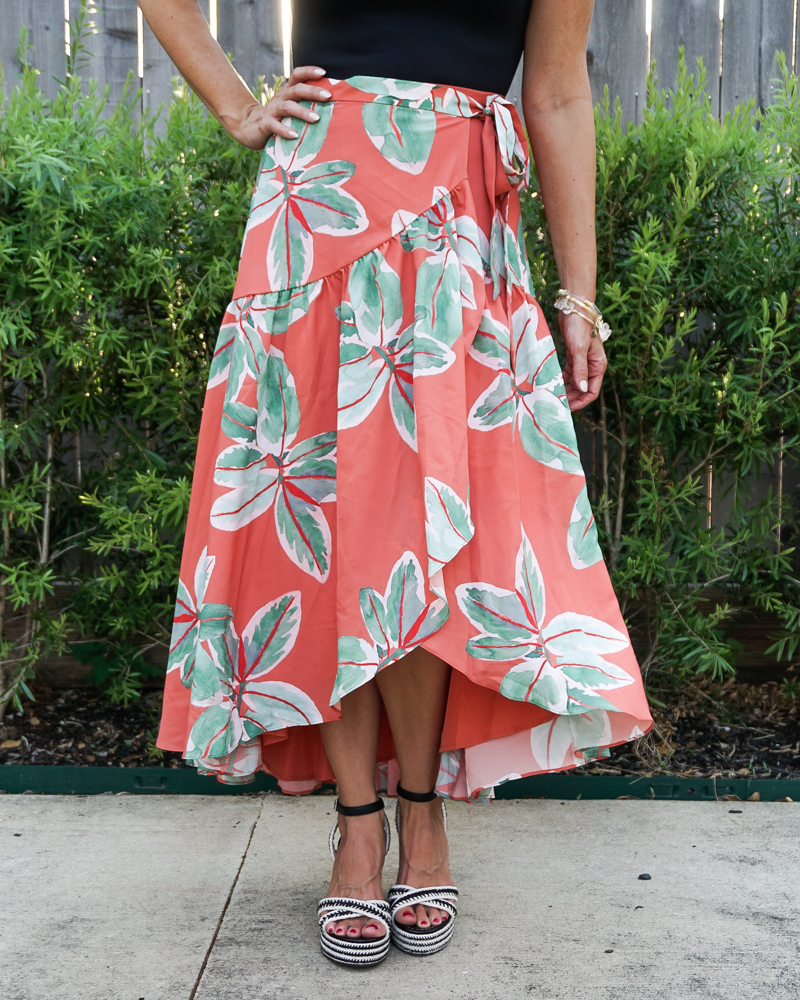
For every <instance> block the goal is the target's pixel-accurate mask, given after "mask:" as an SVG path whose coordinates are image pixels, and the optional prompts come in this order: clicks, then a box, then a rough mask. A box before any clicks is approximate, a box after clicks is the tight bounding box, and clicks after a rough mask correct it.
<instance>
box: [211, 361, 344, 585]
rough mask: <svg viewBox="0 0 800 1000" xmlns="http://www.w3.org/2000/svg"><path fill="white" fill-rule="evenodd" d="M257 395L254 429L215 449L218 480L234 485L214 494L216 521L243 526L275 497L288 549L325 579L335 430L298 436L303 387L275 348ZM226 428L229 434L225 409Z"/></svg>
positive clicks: (222, 527)
mask: <svg viewBox="0 0 800 1000" xmlns="http://www.w3.org/2000/svg"><path fill="white" fill-rule="evenodd" d="M257 397H258V411H256V410H252V414H253V433H252V436H251V437H249V438H246V439H245V438H241V437H240V439H239V442H238V443H237V444H233V445H231V446H229V447H228V448H224V449H223V450H222V451H221V452H220V454H219V455H218V456H217V460H216V464H215V468H214V482H215V483H216V484H217V485H218V486H224V487H226V489H227V490H228V491H229V492H227V493H224V494H222V496H219V497H217V499H216V500H215V501H214V504H213V505H212V507H211V524H212V525H213V526H214V527H215V528H219V529H220V530H222V531H238V530H239V529H240V528H243V527H244V526H245V525H247V524H250V523H251V522H252V521H254V520H255V519H256V518H258V517H260V516H261V515H262V514H263V513H265V512H266V511H267V510H269V509H270V507H272V506H273V504H274V505H275V526H276V529H277V532H278V539H279V541H280V543H281V546H282V548H283V550H284V552H285V553H286V555H287V556H288V557H289V558H290V559H291V561H292V562H293V563H294V564H295V565H296V566H298V567H299V568H300V569H302V570H303V571H304V572H306V573H308V574H309V575H310V576H312V577H314V578H315V579H317V580H319V581H320V582H321V583H323V582H324V581H325V580H327V578H328V573H329V572H330V553H331V530H330V526H329V524H328V521H327V518H326V517H325V515H324V513H323V512H322V510H321V509H320V504H323V503H328V502H330V501H332V500H334V499H335V498H336V434H335V432H328V433H323V434H317V435H315V436H313V437H310V438H306V439H305V440H303V441H300V442H297V443H295V439H296V437H297V433H298V430H299V427H300V406H299V403H298V399H297V390H296V388H295V384H294V378H293V377H292V373H291V372H290V370H289V368H288V366H287V365H286V362H285V361H284V359H283V354H282V353H281V352H280V351H278V350H277V348H275V347H271V348H270V352H269V354H268V355H267V359H266V363H265V365H264V370H263V372H262V374H261V377H260V379H259V382H258V387H257ZM231 405H235V406H242V405H243V404H239V403H237V404H231ZM247 409H248V410H250V409H251V408H250V407H247ZM256 412H257V413H258V421H257V423H256V420H255V414H256ZM229 423H230V420H229ZM223 430H225V431H226V433H229V431H228V425H227V424H226V422H225V411H223ZM230 436H234V435H230Z"/></svg>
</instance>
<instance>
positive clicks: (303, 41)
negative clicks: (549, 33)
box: [292, 0, 531, 94]
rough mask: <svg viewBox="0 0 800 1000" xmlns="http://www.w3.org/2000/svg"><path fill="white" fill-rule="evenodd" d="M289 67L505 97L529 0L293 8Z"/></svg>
mask: <svg viewBox="0 0 800 1000" xmlns="http://www.w3.org/2000/svg"><path fill="white" fill-rule="evenodd" d="M292 7H293V21H292V57H293V62H294V65H295V66H321V67H322V68H323V69H324V70H325V72H326V73H327V75H328V76H330V77H332V78H333V79H335V80H344V79H346V78H347V77H349V76H385V77H389V78H391V79H395V80H419V81H421V82H423V83H440V84H447V85H450V86H454V87H467V88H469V89H471V90H488V91H491V92H492V93H494V94H505V93H506V91H507V90H508V88H509V87H510V86H511V81H512V79H513V77H514V73H515V71H516V69H517V65H518V63H519V60H520V56H521V55H522V49H523V46H524V41H525V26H526V24H527V21H528V14H529V13H530V9H531V0H495V2H493V3H492V2H487V0H400V2H396V0H395V2H394V3H392V2H389V0H293V2H292Z"/></svg>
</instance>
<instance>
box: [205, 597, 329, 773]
mask: <svg viewBox="0 0 800 1000" xmlns="http://www.w3.org/2000/svg"><path fill="white" fill-rule="evenodd" d="M301 617H302V616H301V607H300V593H299V591H293V592H290V593H288V594H284V595H283V596H282V597H279V598H278V599H277V600H275V601H271V602H270V603H268V604H266V605H264V607H262V608H259V610H258V611H256V613H255V614H254V615H253V617H252V618H251V619H250V621H249V622H248V623H247V626H246V627H245V629H244V631H243V632H242V635H241V636H239V635H238V634H237V632H236V629H235V627H234V624H233V622H232V621H231V622H230V623H229V624H228V627H227V629H226V631H225V632H224V633H223V634H222V635H220V636H218V637H216V638H215V639H210V640H207V641H201V643H200V646H201V652H200V654H199V655H198V661H197V666H196V669H195V677H194V679H193V683H192V704H194V705H197V706H198V707H201V708H203V709H204V711H202V712H201V713H200V715H199V716H198V718H197V719H196V721H195V723H194V725H193V726H192V729H191V732H190V734H189V739H188V743H187V753H186V757H187V758H188V759H190V760H197V761H202V760H203V758H211V757H223V756H226V755H227V754H229V753H231V752H232V751H233V750H234V749H235V748H236V747H237V746H238V745H239V744H241V743H245V744H246V743H248V742H251V741H253V740H256V739H258V737H259V736H260V735H261V734H262V733H267V732H273V731H275V730H277V729H285V728H286V727H287V726H294V725H316V724H317V723H319V722H321V721H322V716H321V714H320V712H319V709H318V708H317V707H316V705H315V704H314V702H313V701H312V700H311V698H309V696H308V695H307V694H306V693H305V692H303V691H301V690H300V689H299V688H297V687H295V686H294V685H292V684H287V683H286V682H284V681H270V680H268V679H267V675H268V674H269V673H270V671H271V670H273V669H274V668H275V667H276V666H277V665H278V664H279V663H280V662H281V661H282V660H284V659H285V658H286V656H287V655H288V654H289V653H290V652H291V650H292V648H293V646H294V644H295V641H296V640H297V635H298V632H299V629H300V622H301Z"/></svg>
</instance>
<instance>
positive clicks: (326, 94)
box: [319, 90, 331, 97]
mask: <svg viewBox="0 0 800 1000" xmlns="http://www.w3.org/2000/svg"><path fill="white" fill-rule="evenodd" d="M319 96H320V97H330V96H331V92H330V91H329V90H321V91H320V92H319Z"/></svg>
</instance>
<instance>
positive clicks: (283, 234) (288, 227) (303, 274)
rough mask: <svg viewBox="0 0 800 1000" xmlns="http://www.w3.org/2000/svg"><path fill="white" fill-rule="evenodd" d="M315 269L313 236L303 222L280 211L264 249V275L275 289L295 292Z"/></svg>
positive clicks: (284, 209)
mask: <svg viewBox="0 0 800 1000" xmlns="http://www.w3.org/2000/svg"><path fill="white" fill-rule="evenodd" d="M313 265H314V236H313V234H312V232H311V229H310V227H309V226H308V224H307V223H306V221H305V219H298V218H297V216H296V215H295V214H294V213H293V212H291V211H290V210H289V209H288V208H287V207H286V206H284V207H283V208H281V210H280V214H279V215H278V218H277V219H276V220H275V225H274V226H273V229H272V235H271V236H270V239H269V246H268V247H267V275H268V277H269V281H270V284H272V285H275V286H277V287H278V288H296V287H297V286H298V285H303V284H305V283H306V282H307V281H308V278H309V275H310V274H311V268H312V267H313Z"/></svg>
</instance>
